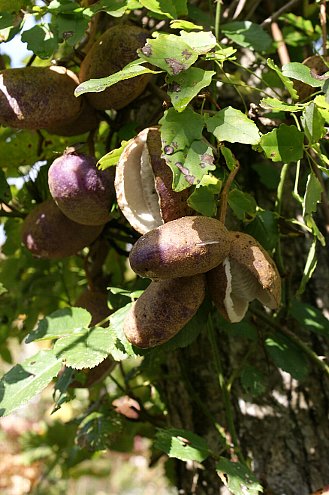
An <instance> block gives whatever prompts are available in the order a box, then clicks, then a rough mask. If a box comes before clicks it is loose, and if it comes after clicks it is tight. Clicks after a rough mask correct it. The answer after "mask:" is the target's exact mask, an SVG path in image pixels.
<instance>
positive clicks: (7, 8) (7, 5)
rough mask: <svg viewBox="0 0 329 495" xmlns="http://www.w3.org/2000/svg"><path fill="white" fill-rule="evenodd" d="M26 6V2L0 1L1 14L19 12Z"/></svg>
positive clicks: (22, 0) (16, 0)
mask: <svg viewBox="0 0 329 495" xmlns="http://www.w3.org/2000/svg"><path fill="white" fill-rule="evenodd" d="M26 4H27V1H26V0H0V12H17V11H18V10H20V9H21V8H23V7H25V6H26Z"/></svg>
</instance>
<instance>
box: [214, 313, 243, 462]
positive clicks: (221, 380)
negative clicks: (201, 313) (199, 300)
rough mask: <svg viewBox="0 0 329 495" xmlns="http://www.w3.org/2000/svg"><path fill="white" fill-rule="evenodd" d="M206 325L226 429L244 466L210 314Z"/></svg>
mask: <svg viewBox="0 0 329 495" xmlns="http://www.w3.org/2000/svg"><path fill="white" fill-rule="evenodd" d="M207 327H208V338H209V342H210V346H211V349H212V352H213V358H214V365H215V369H216V373H217V377H218V383H219V387H220V389H221V392H222V396H223V402H224V408H225V413H226V420H227V426H228V430H229V433H230V436H231V439H232V443H233V446H234V451H235V453H236V455H237V456H238V459H239V461H240V462H241V463H243V464H244V465H245V466H246V465H247V463H246V461H245V459H244V457H243V455H242V452H241V449H240V446H239V441H238V436H237V433H236V429H235V425H234V420H233V409H232V404H231V401H230V394H229V391H228V387H227V384H226V382H225V378H224V373H223V368H222V363H221V359H220V354H219V350H218V345H217V340H216V335H215V329H214V326H213V322H212V320H211V317H210V316H209V318H208V322H207Z"/></svg>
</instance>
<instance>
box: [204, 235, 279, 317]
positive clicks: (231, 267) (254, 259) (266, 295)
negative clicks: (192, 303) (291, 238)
mask: <svg viewBox="0 0 329 495" xmlns="http://www.w3.org/2000/svg"><path fill="white" fill-rule="evenodd" d="M230 237H231V248H230V252H229V255H228V256H227V258H226V259H225V260H224V261H223V263H222V264H221V265H219V266H217V267H216V268H214V269H213V270H211V271H209V273H207V284H208V287H209V293H210V295H211V298H212V300H213V301H214V303H215V305H216V307H217V308H218V310H219V312H220V313H221V314H222V315H223V316H224V317H225V318H226V319H228V320H229V321H231V322H233V323H236V322H239V321H241V320H242V319H243V318H244V316H245V314H246V312H247V310H248V306H249V303H250V302H251V301H252V300H254V299H258V300H259V301H260V302H261V303H262V304H263V305H264V306H266V307H268V308H270V309H276V308H277V307H278V306H279V304H280V299H281V279H280V275H279V273H278V270H277V268H276V266H275V263H274V261H273V260H272V259H271V257H270V256H269V254H268V253H267V251H266V250H265V249H264V248H263V247H262V246H261V245H260V244H259V243H258V242H257V241H256V239H254V238H253V237H252V236H250V235H248V234H245V233H243V232H230Z"/></svg>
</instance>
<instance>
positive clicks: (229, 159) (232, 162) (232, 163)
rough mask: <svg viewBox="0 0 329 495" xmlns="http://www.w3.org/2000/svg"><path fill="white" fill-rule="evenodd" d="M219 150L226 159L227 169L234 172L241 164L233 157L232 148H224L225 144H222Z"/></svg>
mask: <svg viewBox="0 0 329 495" xmlns="http://www.w3.org/2000/svg"><path fill="white" fill-rule="evenodd" d="M219 149H220V152H221V153H222V155H223V157H224V160H225V163H226V166H227V168H228V169H229V170H230V171H231V172H232V170H234V169H235V167H237V166H238V164H239V163H238V160H237V159H236V157H235V156H234V155H233V153H232V151H231V150H230V148H227V147H226V146H224V144H222V145H221V146H220V148H219Z"/></svg>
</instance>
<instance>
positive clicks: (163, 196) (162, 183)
mask: <svg viewBox="0 0 329 495" xmlns="http://www.w3.org/2000/svg"><path fill="white" fill-rule="evenodd" d="M147 146H148V152H149V154H150V162H151V165H152V169H153V173H154V178H155V188H156V191H157V193H158V196H159V204H160V212H161V216H162V219H163V223H167V222H170V221H171V220H176V218H180V217H184V216H188V215H193V213H194V212H193V210H192V208H190V207H189V206H188V204H187V199H188V197H189V195H190V194H191V191H190V189H184V190H183V191H179V192H176V191H173V188H172V181H173V176H172V171H171V169H170V167H169V166H168V165H167V164H166V162H165V160H164V159H163V158H161V135H160V131H159V129H158V128H155V127H151V128H150V129H149V132H148V134H147Z"/></svg>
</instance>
